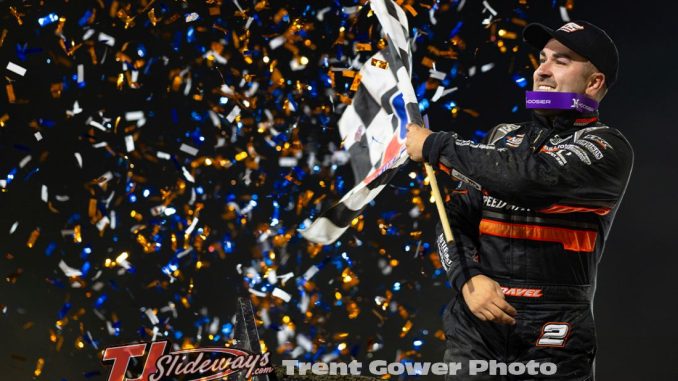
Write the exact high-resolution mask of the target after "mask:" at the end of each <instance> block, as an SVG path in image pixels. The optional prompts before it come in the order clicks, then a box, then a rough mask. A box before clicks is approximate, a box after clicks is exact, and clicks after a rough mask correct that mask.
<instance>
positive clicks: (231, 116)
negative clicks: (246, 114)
mask: <svg viewBox="0 0 678 381" xmlns="http://www.w3.org/2000/svg"><path fill="white" fill-rule="evenodd" d="M238 114H240V107H238V106H235V107H233V110H231V112H229V113H228V116H226V120H228V122H229V123H233V120H235V117H236V116H238Z"/></svg>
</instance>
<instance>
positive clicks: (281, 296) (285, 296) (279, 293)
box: [273, 287, 292, 303]
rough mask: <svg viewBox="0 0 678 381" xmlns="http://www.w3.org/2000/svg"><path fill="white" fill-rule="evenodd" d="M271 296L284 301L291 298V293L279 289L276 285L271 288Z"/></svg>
mask: <svg viewBox="0 0 678 381" xmlns="http://www.w3.org/2000/svg"><path fill="white" fill-rule="evenodd" d="M273 296H275V297H276V298H278V299H282V300H283V301H284V302H285V303H287V302H289V301H290V299H292V295H290V294H288V293H287V292H285V291H283V290H282V289H279V288H278V287H276V288H275V289H273Z"/></svg>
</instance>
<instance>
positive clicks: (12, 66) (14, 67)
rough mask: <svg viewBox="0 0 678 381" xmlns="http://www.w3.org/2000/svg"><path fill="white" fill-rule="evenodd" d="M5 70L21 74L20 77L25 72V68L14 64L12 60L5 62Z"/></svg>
mask: <svg viewBox="0 0 678 381" xmlns="http://www.w3.org/2000/svg"><path fill="white" fill-rule="evenodd" d="M7 70H9V71H11V72H13V73H16V74H19V75H20V76H22V77H23V76H24V75H25V74H26V69H24V68H23V67H21V66H19V65H17V64H15V63H14V62H12V61H10V62H8V63H7Z"/></svg>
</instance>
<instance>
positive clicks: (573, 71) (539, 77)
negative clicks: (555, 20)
mask: <svg viewBox="0 0 678 381" xmlns="http://www.w3.org/2000/svg"><path fill="white" fill-rule="evenodd" d="M539 62H540V65H539V67H538V68H537V70H535V71H534V75H533V80H534V84H533V90H534V91H558V92H569V93H579V94H585V90H586V86H587V82H588V78H589V76H590V75H591V73H592V69H593V65H591V63H590V62H589V61H588V60H586V58H584V57H582V56H580V55H579V54H577V53H575V52H574V51H572V50H570V48H568V47H566V46H565V45H563V44H561V43H560V42H558V41H557V40H555V39H553V38H552V39H551V40H549V42H548V43H547V44H546V46H544V49H542V51H541V53H540V55H539Z"/></svg>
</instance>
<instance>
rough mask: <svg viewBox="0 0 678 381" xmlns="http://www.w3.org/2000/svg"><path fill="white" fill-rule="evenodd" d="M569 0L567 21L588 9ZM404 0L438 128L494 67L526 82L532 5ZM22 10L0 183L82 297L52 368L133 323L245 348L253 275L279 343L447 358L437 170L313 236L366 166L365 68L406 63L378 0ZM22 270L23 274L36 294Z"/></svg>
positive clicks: (37, 250) (356, 353) (266, 330)
mask: <svg viewBox="0 0 678 381" xmlns="http://www.w3.org/2000/svg"><path fill="white" fill-rule="evenodd" d="M76 3H77V4H76ZM553 4H554V5H553V6H551V5H550V3H549V4H548V5H547V6H545V7H544V8H545V9H546V8H547V9H548V11H549V12H552V13H553V15H552V16H554V17H556V18H557V17H560V18H562V19H563V20H565V18H566V17H568V18H569V14H570V13H573V12H574V10H573V8H572V4H571V2H568V1H567V0H563V1H561V0H557V1H555V2H554V3H553ZM66 6H67V7H68V9H69V12H68V15H66V14H65V13H63V9H66V8H65V7H66ZM402 6H403V7H404V10H405V12H406V14H407V16H408V20H409V22H410V26H411V28H412V32H413V33H414V31H415V30H416V33H417V36H416V45H417V49H416V50H415V51H414V53H413V54H414V55H413V70H414V72H413V84H414V86H415V89H416V91H417V96H418V99H419V100H420V107H421V108H422V109H425V112H426V113H428V114H429V115H430V116H431V119H432V120H440V122H439V123H440V124H439V125H437V126H435V128H436V129H440V130H444V129H449V130H461V131H463V130H464V129H465V128H466V129H468V127H466V126H469V125H473V126H476V125H478V124H479V122H480V121H479V120H478V118H486V117H487V116H488V114H492V115H494V114H493V113H494V112H495V111H496V110H494V109H493V108H492V107H490V106H492V105H488V104H486V103H488V102H487V101H486V99H479V98H478V97H476V96H474V95H473V94H474V92H478V91H481V92H482V91H487V86H488V84H487V83H486V82H483V81H484V80H486V79H487V78H488V77H489V76H492V78H493V79H497V78H502V77H503V78H504V79H506V81H505V82H506V84H507V88H510V90H506V91H517V92H520V91H522V89H524V88H525V87H526V86H528V85H529V78H530V75H531V70H532V69H531V67H532V66H533V65H536V62H537V61H536V57H535V56H534V55H533V54H531V53H530V51H529V50H528V49H527V48H526V47H524V46H523V45H522V41H521V39H520V38H519V37H520V30H521V28H522V27H523V26H524V25H525V24H526V23H527V22H531V21H537V20H532V19H529V20H528V19H527V18H526V14H528V13H526V10H527V9H528V7H527V4H526V3H525V2H519V3H518V4H516V5H515V7H504V6H500V4H499V2H493V1H491V0H488V1H483V2H482V3H474V4H471V2H468V3H467V2H466V1H465V0H460V1H455V2H452V3H450V4H443V3H437V2H434V1H429V2H410V3H408V4H404V3H403V5H402ZM530 6H531V7H537V5H536V3H535V4H531V5H530ZM69 15H73V16H69ZM3 17H4V19H3V20H4V21H5V22H4V23H3V25H4V26H3V27H2V31H0V50H2V53H3V57H7V62H8V63H7V66H6V74H7V78H8V82H7V83H6V84H5V86H4V90H3V94H5V96H6V97H7V98H6V99H7V101H8V102H7V103H8V107H7V108H3V110H2V112H0V128H1V130H0V131H1V132H2V133H3V144H6V145H5V146H3V147H8V148H7V149H4V148H3V154H5V153H7V155H6V156H3V166H2V167H0V192H2V194H3V196H5V195H7V196H9V197H11V199H12V200H14V199H15V198H16V199H18V200H21V202H17V203H16V204H10V206H9V207H8V208H5V209H3V213H4V214H5V220H6V221H7V225H6V228H4V229H2V234H6V235H7V237H5V239H6V240H7V241H8V242H10V241H17V242H19V245H20V246H21V247H23V248H24V250H29V251H31V252H32V254H31V255H37V256H40V263H41V265H44V266H49V271H47V272H45V274H39V275H40V276H41V277H42V278H44V279H46V280H47V282H46V283H45V285H46V286H45V287H48V288H49V292H50V295H51V296H54V297H56V298H59V297H61V298H62V300H63V302H62V303H61V304H62V305H63V306H65V305H66V303H69V304H70V308H69V309H65V310H64V316H63V317H62V318H59V320H58V321H57V322H53V323H54V324H55V326H54V327H55V328H54V329H53V330H52V332H50V333H49V335H45V337H44V340H45V341H46V344H48V345H49V346H50V347H51V348H53V349H54V351H52V352H50V357H49V358H41V359H42V360H43V363H42V365H40V366H38V364H36V367H35V370H34V375H33V376H34V377H38V376H39V377H40V378H45V379H47V378H50V379H51V378H55V377H56V378H59V377H61V378H68V379H71V378H77V377H82V376H83V375H84V374H87V375H89V377H91V378H96V376H97V375H98V374H97V373H96V371H93V370H92V369H98V368H100V363H99V362H98V360H97V361H93V362H90V363H82V364H72V366H71V364H69V367H72V368H73V369H74V370H73V371H74V372H76V369H77V374H74V375H73V376H71V377H66V376H65V375H57V374H54V373H53V372H55V371H54V370H53V368H54V366H52V365H50V364H56V363H59V362H62V363H65V362H67V361H69V360H67V359H71V358H74V357H73V355H74V354H75V353H76V352H80V353H77V355H78V356H80V354H81V353H82V354H85V355H86V356H84V357H83V358H91V359H96V358H98V356H99V354H100V351H101V349H102V348H105V347H106V346H110V345H120V344H121V340H123V338H124V340H129V341H137V342H144V341H149V340H152V339H153V338H155V339H160V338H167V339H169V340H171V341H172V342H173V343H176V345H177V348H195V347H200V346H214V345H219V346H221V345H232V344H233V341H232V340H233V337H234V330H235V329H234V326H233V324H232V322H233V317H234V313H235V312H234V311H235V310H234V308H235V307H234V306H235V303H234V301H235V298H236V296H237V294H239V293H240V292H242V293H244V294H245V295H248V296H249V297H250V298H251V300H252V302H253V304H254V305H255V310H256V313H257V316H256V318H257V320H258V321H260V322H262V323H263V326H262V327H258V328H260V334H261V335H262V339H263V343H264V345H265V346H266V347H267V348H269V349H270V350H271V351H272V352H273V353H275V361H279V360H281V359H285V358H297V359H300V360H304V361H320V360H326V361H329V360H332V359H339V360H341V361H350V360H351V359H354V358H360V357H361V356H363V357H364V355H365V354H369V355H370V356H373V358H379V359H388V360H389V361H390V360H391V359H393V358H396V356H398V357H399V358H402V359H403V361H407V360H410V359H415V358H418V357H421V356H438V355H439V353H438V351H439V345H440V341H441V340H444V335H443V338H442V339H441V338H440V337H439V335H437V334H434V333H435V332H437V331H439V324H438V323H436V322H438V321H439V318H438V316H437V315H438V313H439V311H440V310H441V307H442V303H444V302H446V298H447V297H448V295H449V292H450V291H449V285H448V284H446V275H445V272H444V270H443V269H442V265H441V264H440V261H439V259H437V253H436V252H435V250H436V249H435V244H434V243H433V242H432V241H433V239H434V237H432V236H431V235H430V232H431V231H433V229H434V226H435V222H436V218H435V210H434V208H433V204H431V203H430V202H427V201H428V200H429V199H430V192H429V191H428V190H427V189H428V188H426V185H428V179H427V178H426V176H424V175H423V174H421V172H420V171H419V170H416V169H410V170H408V171H407V172H405V173H403V175H402V176H400V177H398V178H396V179H395V180H394V182H393V183H391V184H390V185H389V190H388V192H386V191H384V193H385V194H384V195H383V196H380V198H378V199H377V200H375V202H374V205H373V206H371V207H370V208H368V210H366V211H365V212H364V213H363V215H362V216H360V217H359V218H356V219H355V220H354V221H353V223H352V226H351V228H350V231H349V232H348V233H347V234H346V235H345V237H342V239H341V240H339V241H337V242H336V243H335V244H334V245H330V246H325V247H323V246H318V245H314V244H311V243H309V242H307V241H305V240H303V239H302V238H301V237H300V236H299V235H298V233H297V229H298V228H300V227H303V226H307V225H308V224H309V223H310V222H311V221H312V220H313V219H315V218H317V216H318V215H319V214H320V213H321V212H322V211H323V210H324V209H325V208H326V207H327V206H328V205H330V204H331V203H333V202H334V201H336V200H338V199H339V198H340V197H341V196H343V195H344V194H345V192H346V191H347V190H348V189H350V187H351V186H352V185H353V184H352V182H353V181H354V178H353V174H352V170H351V168H350V165H348V164H349V160H350V153H349V152H347V151H345V150H344V149H343V148H342V142H341V141H340V138H339V133H338V131H337V127H336V126H337V121H338V119H339V118H340V117H341V114H342V112H343V111H344V110H345V108H346V105H347V104H348V103H350V102H352V101H354V99H353V97H354V95H355V91H356V90H357V88H359V87H360V86H362V85H363V84H362V81H361V78H360V76H359V75H358V73H359V70H360V69H361V67H363V66H364V65H369V67H371V68H372V70H389V69H390V68H389V67H388V64H387V62H386V61H384V60H379V59H375V58H372V57H371V56H372V55H373V54H374V53H376V52H378V51H380V50H382V49H383V48H384V47H385V46H386V41H385V40H384V39H383V37H382V36H381V34H380V29H379V28H375V27H374V26H375V25H376V24H375V23H376V20H375V17H374V16H373V15H372V14H371V12H370V11H369V9H367V8H365V5H364V4H363V5H361V4H358V3H357V2H354V3H341V2H319V3H316V2H309V3H308V4H304V5H303V6H296V5H294V4H277V5H276V6H275V7H272V6H271V4H269V3H267V2H255V3H247V4H245V3H242V2H240V1H227V2H223V3H219V5H218V6H217V3H215V2H207V3H200V2H163V1H161V2H153V1H151V2H141V3H134V2H131V3H124V2H118V1H112V2H93V3H87V4H86V3H82V4H80V3H78V2H75V3H74V2H70V3H68V4H66V3H63V2H59V1H57V2H56V3H54V2H35V1H27V2H23V3H20V4H19V3H17V5H14V6H11V7H9V9H8V12H5V14H3ZM27 36H30V38H28V37H27ZM27 74H30V75H27ZM38 74H39V75H38ZM29 80H30V81H29ZM40 81H43V82H42V83H40ZM483 86H485V87H483ZM492 86H496V87H497V90H496V91H500V87H501V86H503V82H501V81H498V82H496V81H493V82H492ZM492 90H493V91H494V90H495V89H494V87H493V88H492ZM511 94H513V93H511ZM513 95H515V94H513ZM22 108H23V109H27V110H30V112H23V111H18V110H19V109H22ZM463 132H467V133H468V135H469V136H473V137H476V136H480V135H479V134H477V133H476V132H475V131H473V130H470V131H463ZM480 132H481V133H482V131H480ZM5 133H6V134H5ZM5 137H7V141H5V140H4V139H5ZM362 137H363V136H358V137H357V138H362ZM365 138H366V139H367V138H371V139H375V138H377V137H370V136H365ZM386 193H388V194H386ZM19 205H31V208H30V213H28V212H27V211H28V210H27V209H26V208H24V207H19ZM309 216H310V217H309ZM307 217H309V218H307ZM10 236H11V237H10ZM24 244H25V246H24ZM17 254H18V252H13V253H12V255H15V256H16V255H17ZM7 261H9V260H7ZM7 263H11V262H7ZM23 271H24V274H28V273H29V271H32V270H31V269H24V270H23ZM36 271H37V270H36ZM15 273H16V272H15V271H14V269H12V270H11V271H8V275H12V274H15ZM16 274H19V273H16ZM10 278H11V279H17V278H16V276H15V275H12V277H10ZM18 279H19V280H17V281H16V282H15V283H12V284H9V283H8V287H9V288H10V291H9V292H16V293H17V294H18V295H21V294H22V291H24V289H22V288H21V287H25V286H24V285H23V284H22V281H21V278H18ZM24 283H25V282H24ZM74 288H80V289H79V290H77V291H78V294H77V295H76V294H73V293H72V292H73V291H74ZM69 292H70V293H69ZM421 295H426V296H427V300H428V298H429V297H430V300H439V301H440V305H432V304H431V303H422V302H421ZM10 300H11V298H10ZM434 304H435V303H434ZM46 306H47V305H45V308H48V307H46ZM141 306H143V308H142V307H141ZM16 309H17V307H16V306H13V305H9V306H4V305H3V306H2V311H3V314H7V315H8V316H10V315H15V314H16V311H17V310H16ZM61 311H62V307H59V308H58V309H57V310H56V311H51V312H49V311H48V312H44V311H43V312H39V311H28V313H29V314H38V313H41V314H43V315H45V316H54V317H57V316H58V315H59V313H60V312H61ZM76 318H77V319H76ZM428 332H431V333H430V334H429V333H428ZM43 344H44V343H43ZM26 358H31V359H36V358H37V356H34V357H26ZM78 358H80V357H78ZM363 360H364V358H363ZM31 361H33V360H31ZM28 368H29V369H28V372H29V373H30V372H31V369H30V368H31V366H29V367H28ZM38 370H39V371H38ZM36 372H37V373H36ZM30 376H31V375H30V374H29V375H28V377H30Z"/></svg>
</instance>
